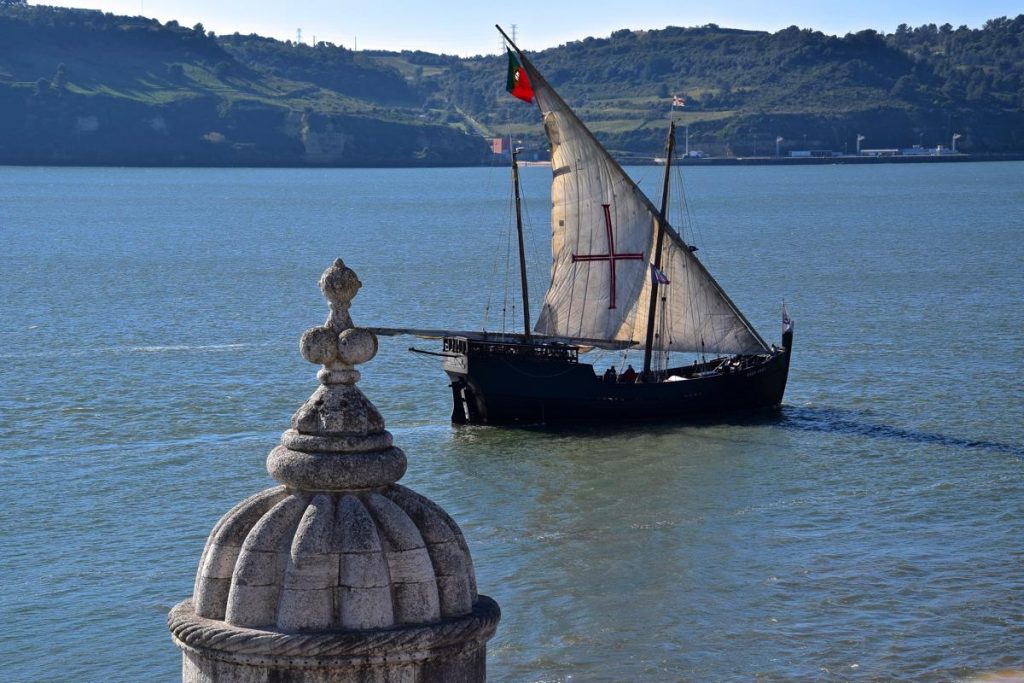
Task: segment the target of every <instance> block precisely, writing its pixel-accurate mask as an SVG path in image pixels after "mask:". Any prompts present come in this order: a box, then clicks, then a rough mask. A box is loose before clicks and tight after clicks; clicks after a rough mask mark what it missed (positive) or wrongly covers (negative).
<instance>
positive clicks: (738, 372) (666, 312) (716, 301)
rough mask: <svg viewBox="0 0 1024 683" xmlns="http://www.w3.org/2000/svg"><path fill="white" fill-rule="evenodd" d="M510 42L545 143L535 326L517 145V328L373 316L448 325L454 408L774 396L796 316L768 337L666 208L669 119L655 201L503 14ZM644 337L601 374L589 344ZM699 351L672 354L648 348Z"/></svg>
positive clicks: (559, 410) (553, 407)
mask: <svg viewBox="0 0 1024 683" xmlns="http://www.w3.org/2000/svg"><path fill="white" fill-rule="evenodd" d="M498 30H499V31H501V33H502V36H503V37H504V38H505V40H506V41H507V43H508V45H509V49H508V56H509V78H508V89H509V91H510V92H511V93H512V94H513V95H515V96H516V97H519V98H520V99H523V100H526V101H528V102H529V101H532V102H536V104H537V106H538V108H539V110H540V114H541V118H542V121H543V126H544V131H545V133H546V135H547V139H548V143H549V145H550V152H551V175H552V181H551V206H552V208H551V234H552V244H551V252H552V268H551V283H550V286H549V287H548V291H547V293H546V295H545V297H544V303H543V308H542V309H541V311H540V315H539V317H538V320H537V324H536V327H535V328H533V329H531V326H530V308H529V294H528V286H527V277H526V265H525V257H524V247H523V228H522V212H521V208H520V193H519V173H518V166H517V156H516V153H515V152H513V154H512V179H513V187H514V195H515V206H516V218H517V221H516V223H517V229H518V234H519V258H520V274H521V285H522V305H523V319H524V329H523V333H522V334H507V333H501V334H497V333H487V332H453V331H445V330H422V329H420V330H417V329H398V328H375V331H376V332H377V333H378V334H385V335H387V334H416V335H420V336H433V337H441V338H443V343H442V344H443V345H442V352H441V354H439V355H441V356H443V367H444V371H445V372H446V373H447V375H448V377H449V378H450V380H451V385H450V386H451V391H452V398H453V410H452V417H451V419H452V421H453V422H455V423H459V424H512V423H529V424H551V423H559V422H573V421H598V420H600V421H609V420H650V419H678V418H689V417H695V416H702V415H708V414H714V413H722V412H727V411H738V410H745V409H756V408H765V407H772V406H778V405H780V404H781V402H782V397H783V393H784V392H785V388H786V380H787V377H788V375H789V362H790V354H791V351H792V343H793V323H792V320H791V319H790V318H789V316H788V313H787V312H786V309H785V305H783V333H782V339H781V345H779V346H775V345H769V344H767V343H766V342H765V341H764V339H762V337H761V336H760V335H759V334H758V332H757V331H756V330H755V329H754V327H753V325H751V323H750V322H749V321H748V320H747V319H746V317H744V315H743V314H742V313H741V312H740V310H739V308H737V306H736V305H735V304H734V303H733V301H732V300H731V299H730V298H729V296H728V295H727V294H726V293H725V291H724V290H723V289H722V287H721V286H720V285H719V284H718V282H717V281H716V280H715V278H714V277H712V275H711V274H710V273H709V272H708V270H707V268H705V266H704V265H703V264H702V263H701V261H700V260H699V259H698V258H697V256H696V254H695V251H696V249H695V248H694V247H691V246H690V245H689V244H687V243H686V242H685V241H684V240H683V238H682V237H681V236H680V234H679V233H678V232H677V231H676V230H675V229H674V228H673V227H672V226H671V225H670V224H669V222H668V220H667V215H668V214H667V208H668V204H667V201H668V194H669V172H670V168H671V162H672V154H673V147H674V125H672V124H671V123H670V125H669V136H668V143H667V153H666V163H665V170H664V179H663V183H662V196H661V202H660V207H656V206H655V205H654V204H653V203H652V202H651V200H650V199H648V198H647V196H646V195H645V194H644V193H643V192H642V191H641V189H640V188H639V187H638V186H637V185H636V183H634V182H633V180H632V179H631V178H630V177H629V176H628V175H627V174H626V172H625V171H624V170H623V169H622V168H621V167H620V165H619V164H618V163H617V162H616V161H615V159H614V158H613V157H612V156H611V155H610V154H609V153H608V152H607V151H606V150H605V148H604V147H603V146H602V145H601V143H600V142H598V140H597V139H596V138H595V137H594V136H593V134H592V133H591V132H590V131H589V130H588V129H587V128H586V126H584V125H583V123H582V122H581V121H580V119H579V118H578V117H577V116H576V114H575V113H574V112H573V111H572V109H571V108H570V107H569V106H568V104H566V102H565V101H564V100H563V99H562V98H561V97H560V96H559V95H558V93H556V92H555V90H554V89H553V88H552V87H551V85H550V84H549V83H548V82H547V81H546V80H545V79H544V77H543V76H542V75H541V73H540V72H539V71H538V70H537V69H536V67H534V66H533V64H531V62H530V61H529V59H528V58H527V57H526V56H525V55H524V54H523V52H522V51H521V50H520V49H519V48H518V47H517V46H516V45H515V44H514V43H513V42H512V40H510V39H509V37H508V36H507V35H506V34H505V32H504V31H502V30H501V27H500V26H499V27H498ZM595 347H596V348H602V349H636V350H639V349H640V348H642V349H643V352H644V356H643V366H642V369H641V370H640V371H634V370H633V369H632V366H630V368H629V369H628V370H627V371H625V372H621V373H617V372H615V371H614V370H613V369H612V370H609V371H607V372H604V373H599V372H598V371H596V370H595V367H594V365H592V364H588V363H586V362H583V361H582V360H581V358H580V355H581V353H585V352H586V351H589V350H591V349H592V348H595ZM669 353H693V354H696V359H695V360H693V361H692V362H690V363H688V364H682V365H677V366H674V367H669V366H666V365H670V364H665V363H659V364H658V365H659V367H655V366H654V363H653V362H652V361H653V359H654V358H655V357H658V358H667V357H669V356H668V354H669Z"/></svg>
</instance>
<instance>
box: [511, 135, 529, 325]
mask: <svg viewBox="0 0 1024 683" xmlns="http://www.w3.org/2000/svg"><path fill="white" fill-rule="evenodd" d="M518 156H519V149H518V148H515V147H513V148H512V187H513V188H514V189H515V195H516V232H517V233H518V234H519V279H520V281H521V282H522V286H523V334H524V335H525V337H526V339H527V340H529V338H530V290H529V288H528V287H527V285H526V249H525V248H524V246H523V211H522V205H521V201H520V198H519V164H518V163H517V157H518Z"/></svg>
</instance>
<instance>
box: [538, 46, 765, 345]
mask: <svg viewBox="0 0 1024 683" xmlns="http://www.w3.org/2000/svg"><path fill="white" fill-rule="evenodd" d="M519 56H520V58H521V61H522V64H523V66H524V67H525V68H526V70H527V73H528V75H529V79H530V82H531V84H532V85H533V90H534V96H535V97H536V101H537V105H538V106H539V107H540V110H541V114H542V116H543V120H544V129H545V132H546V133H547V137H548V142H549V143H550V145H551V171H552V183H551V204H552V206H551V251H552V266H551V284H550V286H549V288H548V292H547V295H546V296H545V297H544V306H543V309H542V310H541V314H540V317H539V319H538V321H537V326H536V330H537V332H539V333H541V334H546V335H551V336H558V337H583V338H592V339H609V340H620V341H626V340H634V341H643V338H644V335H645V331H646V325H647V315H648V307H649V302H650V293H651V264H652V263H653V260H654V241H655V238H656V235H657V227H658V214H659V212H658V210H657V209H656V208H655V207H654V205H653V204H651V202H650V200H649V199H648V198H647V197H646V196H645V195H644V194H643V192H641V191H640V189H639V188H638V187H637V186H636V184H635V183H634V182H633V181H632V180H631V179H630V178H629V176H627V175H626V173H625V172H624V171H623V170H622V168H621V167H620V166H619V165H618V163H616V162H615V160H614V159H613V158H612V157H611V155H609V154H608V152H607V151H606V150H605V149H604V147H602V146H601V144H600V143H599V142H598V141H597V140H596V139H595V138H594V137H593V135H592V134H591V133H590V131H588V130H587V129H586V127H585V126H584V125H583V124H582V123H581V122H580V120H579V119H578V118H577V117H576V115H575V114H574V113H573V112H572V110H571V109H570V108H569V106H568V105H567V104H566V103H565V102H564V101H563V100H562V98H561V97H559V96H558V94H557V93H556V92H555V91H554V90H553V89H552V88H551V86H550V85H549V84H548V83H547V82H546V81H545V80H544V78H543V77H542V76H541V75H540V74H539V73H538V72H537V70H536V68H534V67H533V65H532V64H530V63H529V61H528V60H527V59H526V58H525V57H523V55H522V53H519ZM665 228H666V230H665V241H664V245H663V253H662V259H661V267H660V270H661V271H662V272H663V273H665V275H666V276H667V277H668V279H669V280H670V282H671V284H668V285H662V286H660V287H659V290H658V298H659V307H658V310H659V316H660V324H659V325H658V326H657V329H659V330H661V332H660V333H659V334H658V336H657V337H656V339H655V342H654V344H653V346H654V348H657V349H664V350H670V351H696V352H707V353H729V354H733V353H760V352H763V351H765V350H766V349H767V345H766V344H765V343H764V341H763V340H762V339H761V338H760V336H759V335H758V334H757V332H755V331H754V329H753V327H752V326H751V325H750V323H748V322H747V320H746V319H745V318H744V317H743V315H742V314H741V313H740V312H739V310H738V309H737V308H736V306H735V305H734V304H733V303H732V301H730V299H729V297H728V296H727V295H726V294H725V292H723V291H722V288H721V287H720V286H719V285H718V283H717V282H715V280H714V278H713V277H711V275H710V274H709V273H708V271H707V270H706V269H705V268H704V266H703V265H702V264H701V263H700V262H699V261H698V260H697V259H696V257H695V256H694V255H693V253H692V252H691V251H690V249H689V248H688V247H687V245H686V244H685V243H684V242H683V240H682V239H681V238H680V237H679V235H678V234H677V233H676V232H675V231H674V230H672V229H671V227H669V226H667V225H666V226H665ZM661 299H664V304H662V301H660V300H661Z"/></svg>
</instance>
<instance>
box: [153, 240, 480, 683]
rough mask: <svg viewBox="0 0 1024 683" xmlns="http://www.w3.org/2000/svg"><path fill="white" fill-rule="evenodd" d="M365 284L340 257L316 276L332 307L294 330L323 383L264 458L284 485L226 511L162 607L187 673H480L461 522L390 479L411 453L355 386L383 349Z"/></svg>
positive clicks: (343, 676)
mask: <svg viewBox="0 0 1024 683" xmlns="http://www.w3.org/2000/svg"><path fill="white" fill-rule="evenodd" d="M360 286H361V283H360V282H359V278H357V277H356V274H355V273H354V272H353V271H352V270H351V269H349V268H346V267H345V264H344V263H343V262H342V261H341V259H338V260H337V261H335V262H334V264H333V265H332V266H331V267H330V268H328V269H327V271H326V272H325V273H324V274H323V277H321V278H320V288H321V290H322V291H323V293H324V296H325V297H326V298H327V300H328V303H329V306H330V315H329V316H328V318H327V321H326V322H325V323H324V324H323V325H321V326H319V327H314V328H312V329H310V330H307V331H306V333H305V334H304V335H303V336H302V342H301V351H302V355H303V356H304V357H305V358H306V359H307V360H309V361H311V362H313V363H318V364H321V365H322V366H323V367H322V368H321V369H320V371H319V372H318V374H317V378H318V379H319V380H320V386H319V387H318V388H317V390H316V391H315V392H314V393H313V395H312V396H311V397H310V398H309V400H307V401H306V403H305V404H303V406H302V407H301V408H299V410H298V411H297V412H296V413H295V415H294V416H292V421H291V428H290V429H288V430H287V431H286V432H285V433H284V434H283V435H282V437H281V445H279V446H278V447H277V448H275V449H274V450H272V451H271V452H270V455H269V456H268V457H267V470H268V471H269V472H270V474H271V475H272V476H273V477H274V478H275V479H277V480H278V481H279V482H281V484H283V486H278V487H276V488H272V489H268V490H266V491H263V492H262V493H258V494H256V495H255V496H252V497H250V498H248V499H247V500H245V501H242V502H241V503H239V504H238V505H236V506H235V507H234V508H233V509H232V510H230V511H229V512H228V513H227V514H226V515H224V517H223V518H222V519H221V520H220V522H219V523H218V524H217V525H216V526H215V527H214V529H213V531H212V532H211V533H210V536H209V538H208V539H207V542H206V547H205V549H204V550H203V555H202V558H201V559H200V562H199V571H198V572H197V574H196V582H195V588H194V592H193V596H192V598H191V599H189V600H185V601H183V602H182V603H180V604H178V605H177V606H176V607H175V608H174V609H173V610H171V613H170V615H169V616H168V624H169V626H170V629H171V632H172V634H173V638H174V641H175V643H176V644H177V645H178V647H179V648H181V650H182V652H183V665H182V679H183V681H186V683H214V682H216V683H249V682H250V681H269V680H273V681H279V682H280V683H300V682H301V683H387V682H389V681H415V682H417V683H427V682H433V681H437V682H438V683H440V682H442V681H463V682H465V683H470V682H477V681H483V680H484V678H485V672H486V662H485V657H486V642H487V640H488V639H489V638H490V637H491V636H492V635H493V634H494V631H495V628H496V626H497V623H498V619H499V618H500V611H499V609H498V605H497V604H496V603H495V602H494V601H493V600H491V599H490V598H488V597H487V596H484V595H479V594H478V593H477V590H476V577H475V572H474V570H473V561H472V559H471V558H470V554H469V548H468V546H467V545H466V541H465V539H464V538H463V536H462V531H461V530H460V529H459V527H458V525H457V524H456V523H455V522H454V520H452V519H451V517H449V516H448V515H447V514H446V513H445V512H444V510H442V509H441V508H440V507H439V506H438V505H437V504H435V503H433V502H432V501H430V500H429V499H427V498H425V497H424V496H421V495H420V494H418V493H416V492H414V491H412V490H410V489H407V488H405V487H403V486H399V485H398V484H397V483H396V482H397V481H398V480H399V479H400V478H401V477H402V475H403V474H404V473H405V468H406V458H405V454H404V453H403V452H402V451H401V450H400V449H398V448H395V447H394V446H393V445H392V437H391V434H390V433H388V432H387V431H386V430H385V429H384V419H383V418H382V417H381V415H380V412H379V411H378V410H377V409H376V407H374V405H373V404H372V403H371V402H370V401H369V399H367V398H366V396H364V395H363V393H362V392H361V391H360V390H359V389H358V388H357V387H356V386H355V384H356V382H358V381H359V372H358V371H357V370H355V369H354V366H355V365H357V364H359V363H365V362H366V361H368V360H370V359H371V358H373V356H374V355H375V354H376V351H377V340H376V338H375V337H374V335H373V334H372V333H371V332H369V331H368V330H361V329H359V328H357V327H354V326H353V325H352V319H351V317H350V316H349V312H348V309H349V306H350V304H351V301H352V298H353V297H354V296H355V294H356V292H357V291H358V290H359V287H360Z"/></svg>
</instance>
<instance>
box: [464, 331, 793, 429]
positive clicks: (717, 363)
mask: <svg viewBox="0 0 1024 683" xmlns="http://www.w3.org/2000/svg"><path fill="white" fill-rule="evenodd" d="M792 338H793V337H792V333H791V332H788V333H786V334H785V335H784V336H783V344H784V345H785V346H784V347H783V348H782V349H774V348H773V350H772V352H771V353H766V354H762V355H756V356H734V357H731V358H717V359H715V360H713V361H710V362H706V363H700V364H697V363H695V364H693V365H688V366H681V367H677V368H670V369H668V370H664V371H660V372H659V373H658V374H657V376H655V377H651V378H650V381H648V382H623V381H621V378H616V379H615V380H614V381H612V380H610V379H606V378H604V377H603V376H601V375H598V374H597V373H595V371H594V366H592V365H588V364H586V363H580V362H578V350H577V347H574V346H567V345H560V344H535V343H528V342H499V341H488V340H478V339H469V338H466V337H446V338H445V340H444V356H445V360H444V370H445V372H446V373H447V374H448V376H449V378H451V388H452V398H453V401H454V407H453V410H452V422H455V423H457V424H486V425H495V424H515V423H522V424H552V423H559V422H585V421H621V420H635V421H639V420H659V419H660V420H670V419H686V418H690V417H699V416H703V415H709V414H714V413H723V412H730V411H739V410H749V409H755V408H767V407H772V406H778V405H780V404H781V403H782V396H783V394H784V393H785V390H786V379H787V377H788V375H789V359H790V354H791V346H792Z"/></svg>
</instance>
